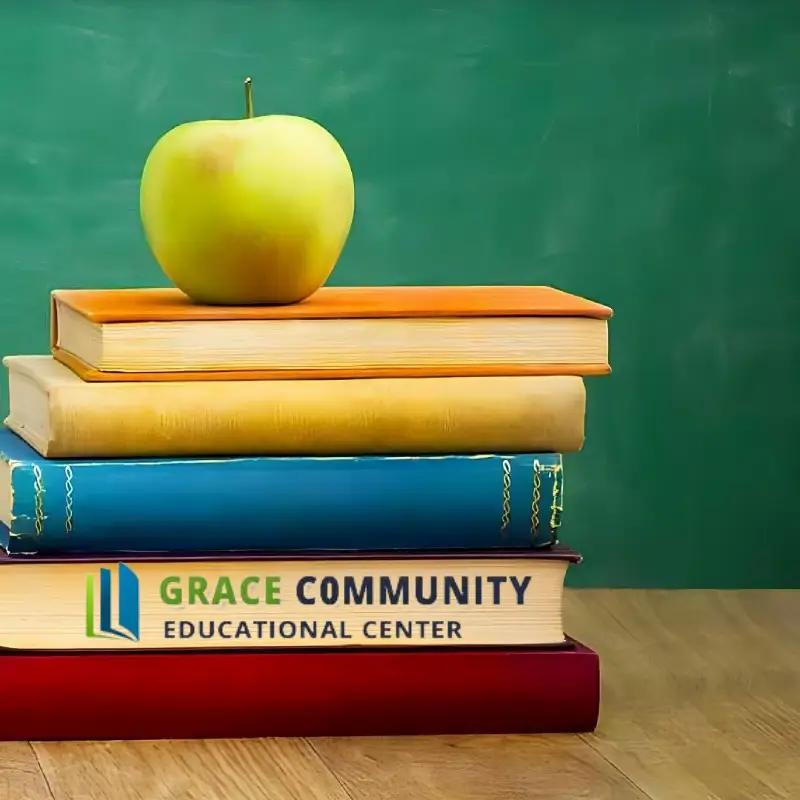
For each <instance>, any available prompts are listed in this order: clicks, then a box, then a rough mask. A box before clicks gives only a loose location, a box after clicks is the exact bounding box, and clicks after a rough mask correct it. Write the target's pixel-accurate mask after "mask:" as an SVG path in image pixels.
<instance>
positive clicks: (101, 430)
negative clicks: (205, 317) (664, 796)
mask: <svg viewBox="0 0 800 800" xmlns="http://www.w3.org/2000/svg"><path fill="white" fill-rule="evenodd" d="M13 383H14V382H13V380H12V386H11V391H10V395H11V411H12V413H11V416H10V417H9V420H8V422H7V424H9V425H10V426H11V427H12V428H13V429H15V430H17V432H18V433H23V435H24V431H22V429H21V427H20V425H19V424H17V421H16V416H15V405H16V404H15V391H14V385H13ZM50 403H51V410H50V435H49V441H48V442H46V455H47V456H48V457H49V458H68V459H69V458H143V457H146V458H181V457H209V456H220V455H222V456H225V457H232V456H253V455H260V456H287V455H292V456H324V455H328V456H358V455H362V454H364V453H370V454H373V455H416V454H419V453H427V454H436V455H451V454H467V455H469V454H473V453H538V452H541V453H548V452H554V453H565V452H574V451H577V450H580V449H581V447H582V446H583V440H584V426H585V412H586V389H585V386H584V383H583V381H582V380H581V379H580V378H577V377H570V376H549V377H538V378H491V379H473V378H445V379H436V378H429V379H425V380H402V379H388V380H381V379H376V380H349V381H236V382H233V383H230V382H228V383H219V382H217V383H215V382H211V383H207V382H204V383H194V384H192V383H148V384H136V383H130V384H123V383H114V384H107V385H103V386H97V385H92V384H80V385H78V386H59V387H57V388H56V389H54V390H52V391H51V392H50Z"/></svg>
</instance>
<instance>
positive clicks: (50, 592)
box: [0, 286, 611, 739]
mask: <svg viewBox="0 0 800 800" xmlns="http://www.w3.org/2000/svg"><path fill="white" fill-rule="evenodd" d="M610 317H611V310H610V309H609V308H607V307H605V306H603V305H600V304H598V303H595V302H592V301H589V300H586V299H583V298H580V297H576V296H574V295H570V294H567V293H564V292H561V291H558V290H556V289H552V288H548V287H469V286H462V287H425V288H423V287H383V288H380V287H376V288H323V289H321V290H319V291H318V292H317V293H316V294H314V295H312V297H311V298H309V299H308V300H306V301H304V302H302V303H299V304H296V305H292V306H281V307H247V308H242V307H235V308H230V307H216V306H199V305H195V304H192V303H191V302H190V301H189V300H188V299H187V298H186V297H185V296H184V295H182V294H181V293H180V292H179V291H177V290H174V289H129V290H85V291H75V290H69V291H67V290H64V291H55V292H53V293H52V300H51V354H50V355H47V356H22V355H17V356H8V357H6V358H5V359H4V364H5V366H6V367H7V370H8V377H9V398H10V412H9V416H8V418H7V419H6V422H5V429H4V430H2V431H0V452H1V453H2V457H1V458H0V544H2V547H3V549H4V551H5V554H4V555H3V556H2V557H0V576H1V579H0V650H1V652H2V654H0V680H2V682H3V683H4V685H5V686H7V687H10V688H11V691H10V692H8V693H7V699H6V700H4V710H3V715H2V716H1V717H0V738H3V739H108V738H114V739H135V738H190V737H220V736H226V737H227V736H230V737H243V736H280V735H293V736H295V735H296V736H315V735H329V736H332V735H367V734H369V735H380V734H431V733H491V732H536V731H548V732H559V731H586V730H592V729H593V728H594V726H595V724H596V722H597V714H598V703H599V662H598V658H597V656H596V654H595V653H594V652H593V651H592V650H591V649H589V648H588V647H586V646H584V645H582V644H580V643H578V642H576V641H574V640H572V639H570V638H569V637H568V636H567V635H566V634H565V631H564V624H563V589H564V581H565V576H566V572H567V569H568V568H569V566H570V565H571V564H574V563H577V562H579V561H580V556H579V555H578V554H577V553H575V552H573V551H572V550H570V549H568V548H567V547H565V546H564V544H563V543H561V542H560V541H559V528H560V525H561V522H562V517H563V510H564V472H563V465H562V454H563V453H567V452H574V451H577V450H580V449H581V447H582V445H583V442H584V433H585V412H586V389H585V383H584V378H585V377H586V376H589V375H603V374H606V373H608V372H609V371H610V369H609V359H608V321H609V319H610Z"/></svg>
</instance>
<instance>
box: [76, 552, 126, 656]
mask: <svg viewBox="0 0 800 800" xmlns="http://www.w3.org/2000/svg"><path fill="white" fill-rule="evenodd" d="M97 577H98V576H97V575H87V576H86V636H87V637H88V638H89V639H128V640H129V641H131V642H138V641H139V579H138V578H137V577H136V573H135V572H134V571H133V570H132V569H131V568H130V567H127V566H125V564H119V565H118V566H117V580H116V604H115V603H114V602H113V601H114V589H113V587H112V571H111V570H110V569H107V568H106V567H102V568H101V569H100V575H99V581H98V584H99V590H100V591H99V598H97V592H96V588H97V584H96V583H95V579H96V578H97ZM115 606H116V608H115ZM114 610H116V627H115V625H114V620H113V614H112V612H113V611H114Z"/></svg>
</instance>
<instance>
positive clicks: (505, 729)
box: [0, 645, 600, 741]
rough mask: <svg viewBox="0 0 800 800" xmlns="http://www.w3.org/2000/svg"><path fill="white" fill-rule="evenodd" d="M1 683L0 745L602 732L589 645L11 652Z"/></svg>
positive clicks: (3, 662) (1, 661) (2, 661)
mask: <svg viewBox="0 0 800 800" xmlns="http://www.w3.org/2000/svg"><path fill="white" fill-rule="evenodd" d="M221 677H222V678H223V681H224V685H225V687H226V689H225V691H220V690H219V689H220V678H221ZM0 682H2V684H3V686H5V687H6V688H7V689H8V691H6V692H5V694H4V698H3V713H2V714H0V740H3V741H20V740H40V741H41V740H76V739H91V740H108V739H129V740H131V739H133V740H135V739H195V738H245V737H263V736H292V737H300V736H393V735H394V736H402V735H415V734H416V735H437V734H500V733H509V734H510V733H520V734H522V733H582V732H589V731H592V730H594V729H595V726H596V724H597V719H598V713H599V697H600V667H599V660H598V657H597V655H596V654H595V653H594V652H593V651H591V650H589V649H588V648H584V647H582V646H581V645H575V646H574V647H573V648H568V649H564V650H560V651H530V650H488V651H487V650H473V651H469V650H463V651H440V652H363V653H344V652H341V651H317V652H313V653H302V654H298V653H269V652H266V653H263V652H262V653H224V654H219V653H189V654H172V653H165V654H141V655H140V654H134V655H117V654H113V655H109V654H91V655H83V654H82V655H74V654H52V655H37V656H31V655H17V654H10V653H9V654H3V655H2V657H0ZM109 709H112V710H113V711H112V713H109Z"/></svg>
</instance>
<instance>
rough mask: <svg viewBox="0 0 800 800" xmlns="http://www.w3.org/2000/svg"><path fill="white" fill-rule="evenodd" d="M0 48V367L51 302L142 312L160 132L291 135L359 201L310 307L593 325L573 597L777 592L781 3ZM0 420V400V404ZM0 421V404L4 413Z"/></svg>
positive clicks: (71, 16) (563, 8)
mask: <svg viewBox="0 0 800 800" xmlns="http://www.w3.org/2000/svg"><path fill="white" fill-rule="evenodd" d="M2 18H3V21H2V25H0V286H2V294H1V295H0V319H1V322H0V352H3V353H31V352H44V351H45V349H46V345H47V340H46V317H47V293H48V291H49V290H50V289H52V288H55V287H100V286H107V287H122V286H146V285H159V284H163V283H165V281H164V279H163V277H162V275H161V273H160V272H159V270H158V268H157V267H156V265H155V264H154V263H153V261H152V259H151V257H150V255H149V253H148V251H147V249H146V247H145V244H144V242H143V239H142V234H141V231H140V224H139V219H138V179H139V174H140V170H141V167H142V165H143V163H144V160H145V157H146V155H147V153H148V151H149V149H150V147H151V146H152V145H153V144H154V142H155V141H156V139H157V138H158V137H159V136H160V135H161V134H162V133H164V132H165V131H166V130H167V129H168V128H170V127H172V126H174V125H176V124H178V123H181V122H184V121H187V120H192V119H200V118H208V117H233V116H241V114H242V113H243V112H242V89H241V84H242V80H243V78H244V77H245V76H247V75H252V76H253V79H254V85H255V92H256V111H257V112H258V113H267V112H281V113H294V114H302V115H305V116H310V117H313V118H315V119H317V120H318V121H319V122H321V123H322V124H324V125H325V126H326V127H328V128H329V129H330V130H331V131H333V132H334V134H335V135H336V136H337V137H338V138H339V140H340V141H341V142H342V144H343V146H344V147H345V149H346V150H347V152H348V154H349V156H350V159H351V161H352V165H353V169H354V172H355V176H356V183H357V202H356V205H357V209H356V219H355V224H354V229H353V233H352V237H351V240H350V242H349V243H348V245H347V248H346V251H345V254H344V255H343V257H342V260H341V262H340V264H339V266H338V267H337V270H336V272H335V273H334V276H333V279H332V283H334V284H367V283H370V284H410V283H431V284H434V283H435V284H441V283H451V282H459V283H461V282H464V283H548V284H554V285H557V286H559V287H562V288H564V289H566V290H568V291H573V292H577V293H580V294H584V295H587V296H589V297H591V298H593V299H596V300H599V301H601V302H603V303H606V304H608V305H611V306H612V307H613V308H614V309H615V311H616V317H615V319H614V320H613V324H612V329H611V354H612V363H613V367H614V374H613V375H612V376H611V377H609V378H602V379H594V380H591V381H590V382H589V387H588V388H589V412H588V439H587V443H586V447H585V450H584V451H583V452H582V453H580V454H576V455H572V456H569V457H568V459H567V470H568V472H567V497H566V502H567V510H566V513H565V523H564V528H563V534H564V539H565V541H567V542H569V543H570V544H572V545H574V546H576V547H578V548H579V549H581V550H582V551H583V553H584V555H585V562H584V564H583V565H582V566H581V567H579V568H577V569H576V570H575V571H574V573H575V574H574V577H573V579H572V580H573V584H583V585H606V586H619V585H622V586H648V585H649V586H721V587H726V586H800V523H798V518H797V512H796V510H795V506H794V498H795V495H794V492H795V482H796V481H797V480H798V479H799V478H800V469H799V467H800V459H798V456H797V452H798V451H797V449H796V447H795V441H796V440H797V438H798V427H799V426H798V422H800V419H799V417H800V412H798V388H799V386H798V377H797V376H798V372H797V367H798V363H800V359H799V358H798V349H799V348H798V344H799V342H798V339H799V338H800V324H799V323H798V315H800V285H799V284H800V3H798V2H796V0H783V1H782V2H779V0H749V2H748V1H747V0H726V2H724V3H717V2H715V1H714V0H708V1H707V2H703V3H700V2H683V1H681V0H671V2H666V1H664V2H656V3H653V2H649V3H643V2H634V1H633V0H630V1H629V2H625V1H624V0H606V2H602V3H601V2H591V1H590V0H584V1H583V2H581V1H580V0H579V1H578V2H571V3H563V2H555V0H552V1H551V2H545V0H484V2H478V0H438V2H435V3H434V2H423V1H422V0H403V2H401V0H384V1H383V2H374V0H335V2H334V0H280V2H279V1H278V0H276V1H275V2H270V0H217V1H216V2H213V1H212V0H193V2H187V3H178V2H160V3H156V2H154V1H153V0H115V2H111V1H110V0H109V1H106V0H70V2H68V1H67V0H50V2H46V0H39V2H36V3H6V4H5V5H4V7H3V13H2ZM3 391H5V388H4V389H3ZM2 405H3V410H5V407H6V406H7V398H6V397H5V395H3V397H2Z"/></svg>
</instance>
